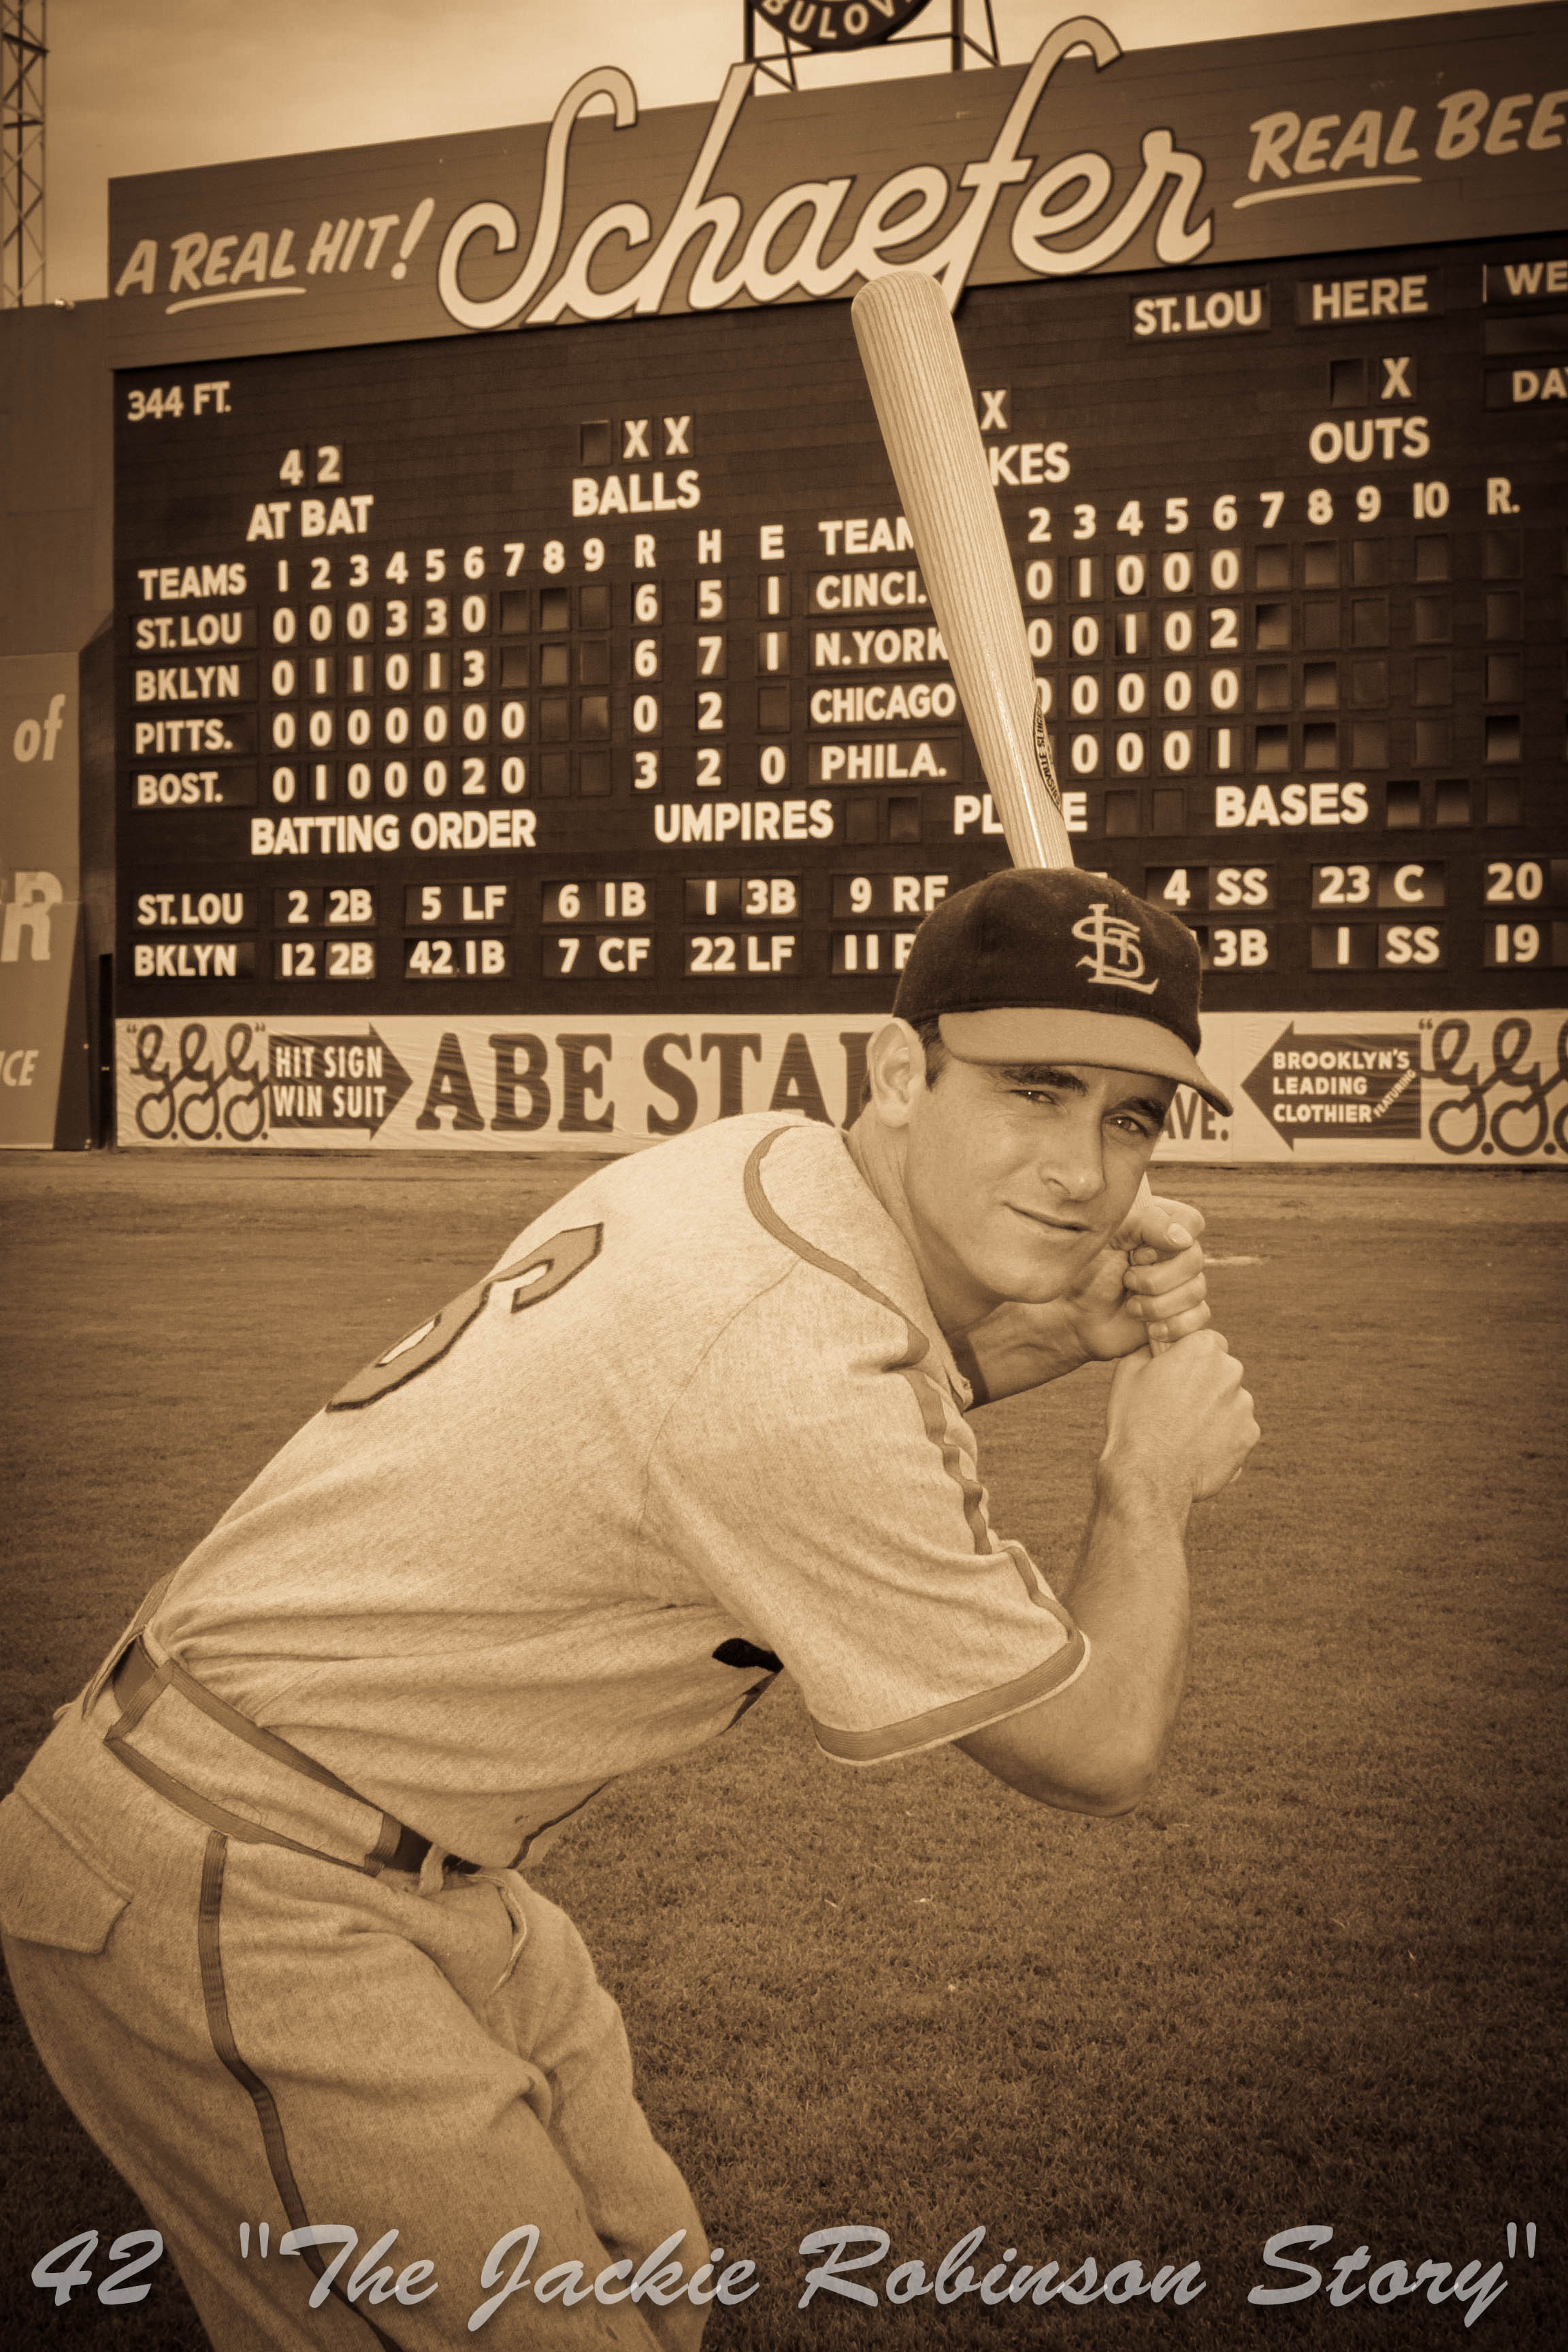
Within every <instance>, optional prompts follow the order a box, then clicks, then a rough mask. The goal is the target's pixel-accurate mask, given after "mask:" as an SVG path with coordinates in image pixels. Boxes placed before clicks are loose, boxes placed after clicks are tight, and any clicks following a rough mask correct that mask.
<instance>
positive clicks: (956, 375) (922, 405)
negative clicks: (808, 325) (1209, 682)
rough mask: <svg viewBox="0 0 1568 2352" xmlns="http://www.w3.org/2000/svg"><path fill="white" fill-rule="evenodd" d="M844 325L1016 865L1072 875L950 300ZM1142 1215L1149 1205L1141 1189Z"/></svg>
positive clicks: (889, 293)
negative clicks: (855, 347) (849, 327)
mask: <svg viewBox="0 0 1568 2352" xmlns="http://www.w3.org/2000/svg"><path fill="white" fill-rule="evenodd" d="M850 316H851V319H852V320H853V321H854V327H855V339H856V341H857V342H858V344H859V346H860V360H861V364H862V365H863V367H864V368H865V371H866V381H867V383H868V384H869V386H870V388H871V398H872V401H873V403H874V404H875V406H876V411H877V422H878V424H879V425H880V426H881V428H882V439H883V441H884V443H885V444H886V446H887V451H888V457H889V463H890V464H891V466H892V468H893V479H894V481H895V483H896V484H897V485H898V491H899V497H900V500H901V502H902V505H903V509H904V514H905V517H906V519H907V520H908V522H909V526H910V531H911V533H912V535H913V538H914V542H915V553H916V554H917V555H918V557H919V558H920V566H921V578H922V579H923V581H924V583H925V587H926V593H928V595H929V596H930V598H931V610H932V612H933V613H934V614H936V623H937V626H938V628H939V629H940V630H941V631H942V644H943V645H944V646H945V647H946V649H947V658H948V660H949V662H950V663H951V664H952V675H953V679H954V682H955V684H956V685H957V688H958V692H959V698H960V700H961V701H962V702H963V715H964V717H965V719H967V720H968V721H969V731H970V733H971V734H972V735H973V738H974V743H975V749H976V750H977V751H979V753H980V764H981V766H982V767H983V768H984V772H985V781H986V782H987V783H988V784H989V785H990V787H991V797H992V800H993V803H994V805H995V808H996V812H997V814H998V815H999V816H1000V818H1001V820H1002V829H1003V832H1004V833H1005V835H1006V837H1007V847H1008V849H1009V850H1010V852H1011V853H1012V857H1013V863H1014V865H1015V866H1070V865H1071V864H1072V862H1073V856H1072V845H1071V843H1070V842H1069V841H1068V830H1067V824H1066V821H1065V819H1064V817H1063V814H1062V801H1061V793H1060V792H1059V791H1058V786H1057V779H1056V771H1055V768H1054V766H1053V764H1052V761H1051V750H1050V742H1049V740H1048V738H1047V732H1046V722H1045V714H1044V712H1043V710H1042V709H1041V707H1040V698H1039V693H1038V689H1037V686H1036V683H1035V665H1034V660H1033V657H1032V656H1031V655H1030V652H1029V640H1028V634H1027V632H1026V628H1025V625H1024V614H1023V608H1022V606H1021V605H1020V604H1019V602H1018V585H1017V582H1016V579H1015V577H1014V572H1013V559H1012V557H1011V555H1010V554H1009V553H1008V551H1007V539H1006V534H1005V531H1004V530H1003V528H1002V517H1001V513H1000V511H999V509H998V508H997V505H996V495H995V492H994V490H993V489H992V487H991V475H990V468H989V466H988V464H987V461H986V457H985V447H984V443H983V441H982V440H981V438H980V427H979V425H978V424H977V423H976V421H975V415H974V395H973V392H972V391H971V389H970V383H969V378H968V376H967V375H966V374H965V373H964V367H963V352H961V351H960V350H959V347H958V336H957V334H956V333H955V331H954V330H953V324H952V315H951V313H950V312H949V310H948V307H947V300H946V297H945V296H944V295H943V293H942V289H941V287H940V286H939V285H938V284H937V282H936V280H935V278H931V277H928V276H927V275H926V273H925V272H924V271H923V270H919V269H898V270H893V271H890V272H889V274H888V275H887V276H886V277H884V278H872V279H871V280H870V281H869V283H868V284H867V285H865V286H863V287H862V288H861V289H860V291H859V293H858V294H857V296H856V297H855V299H854V302H853V303H852V305H851V306H850ZM1134 1207H1135V1212H1142V1211H1146V1210H1148V1209H1149V1208H1150V1207H1151V1202H1150V1195H1149V1187H1148V1183H1147V1181H1145V1182H1144V1184H1143V1186H1142V1190H1141V1192H1140V1193H1139V1196H1138V1200H1137V1202H1136V1203H1135V1204H1134ZM1144 1262H1145V1263H1146V1262H1147V1260H1146V1259H1145V1261H1144ZM1149 1345H1150V1348H1151V1350H1152V1351H1153V1352H1156V1353H1157V1352H1158V1351H1159V1350H1160V1349H1163V1348H1164V1347H1166V1346H1168V1345H1169V1341H1168V1340H1167V1339H1164V1338H1163V1337H1162V1338H1160V1339H1155V1338H1154V1337H1153V1336H1152V1334H1151V1336H1150V1340H1149Z"/></svg>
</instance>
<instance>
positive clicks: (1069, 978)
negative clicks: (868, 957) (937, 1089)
mask: <svg viewBox="0 0 1568 2352" xmlns="http://www.w3.org/2000/svg"><path fill="white" fill-rule="evenodd" d="M1200 972H1201V964H1200V958H1199V954H1198V943H1197V940H1195V939H1194V936H1193V934H1192V932H1191V931H1189V930H1188V929H1187V927H1186V925H1185V924H1184V923H1181V922H1178V921H1177V919H1176V918H1175V917H1174V916H1173V915H1168V914H1167V913H1166V912H1165V910H1164V908H1163V907H1152V906H1151V905H1150V904H1149V903H1148V901H1147V900H1146V899H1143V898H1134V897H1133V896H1132V893H1131V890H1124V889H1123V888H1122V887H1121V884H1120V883H1119V882H1112V881H1110V879H1109V878H1108V877H1106V876H1104V875H1102V874H1080V873H1079V872H1078V871H1077V870H1076V868H1073V867H1067V868H1061V869H1058V868H1055V867H1046V866H1014V867H1011V868H1008V869H1006V870H1005V871H1004V872H1002V873H1000V874H991V875H987V877H985V879H984V881H983V882H972V883H970V885H969V887H967V889H963V890H955V891H954V892H953V894H952V898H944V899H943V900H942V904H941V905H940V906H939V907H937V908H934V909H933V911H932V912H931V914H929V915H928V916H927V917H926V919H925V920H924V922H923V923H922V924H921V927H920V929H919V930H918V931H917V932H916V933H915V936H914V941H913V944H912V945H911V947H910V954H909V961H908V962H907V963H906V964H905V966H904V969H903V973H902V975H901V977H900V982H899V988H898V993H897V995H896V996H895V997H894V999H893V1011H894V1013H896V1014H897V1015H898V1016H899V1017H900V1019H901V1020H904V1021H923V1020H929V1019H930V1018H931V1017H932V1016H933V1015H937V1016H940V1018H941V1022H942V1040H943V1042H944V1044H946V1045H949V1046H951V1048H952V1051H953V1053H955V1054H956V1055H959V1056H960V1057H961V1058H962V1059H963V1060H964V1061H967V1062H1019V1063H1023V1062H1081V1063H1084V1064H1087V1065H1088V1066H1089V1067H1090V1068H1091V1069H1094V1068H1099V1069H1115V1070H1138V1071H1147V1072H1148V1073H1149V1074H1150V1075H1151V1076H1155V1077H1162V1078H1174V1079H1175V1080H1176V1081H1177V1083H1178V1084H1179V1085H1181V1086H1184V1087H1194V1089H1195V1091H1196V1092H1197V1093H1198V1094H1200V1095H1202V1097H1203V1098H1204V1100H1205V1102H1208V1103H1212V1104H1213V1105H1214V1108H1215V1110H1217V1111H1220V1112H1222V1113H1223V1114H1224V1115H1225V1116H1226V1118H1229V1116H1230V1110H1231V1107H1230V1105H1229V1103H1228V1102H1227V1101H1226V1098H1225V1097H1224V1095H1222V1094H1221V1092H1220V1090H1219V1088H1218V1087H1216V1086H1215V1084H1214V1082H1213V1080H1212V1079H1210V1078H1206V1077H1205V1076H1204V1073H1203V1071H1202V1070H1201V1069H1200V1068H1199V1067H1198V1063H1197V1051H1198V1047H1199V1045H1200V1044H1201V1043H1202V1034H1203V1033H1202V1029H1201V1027H1200V1024H1199V1021H1198V1003H1199V992H1200Z"/></svg>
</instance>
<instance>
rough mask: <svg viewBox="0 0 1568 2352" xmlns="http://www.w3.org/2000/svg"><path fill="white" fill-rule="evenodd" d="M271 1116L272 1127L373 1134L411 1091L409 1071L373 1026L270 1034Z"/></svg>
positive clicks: (269, 1110)
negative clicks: (330, 1033) (331, 1031)
mask: <svg viewBox="0 0 1568 2352" xmlns="http://www.w3.org/2000/svg"><path fill="white" fill-rule="evenodd" d="M410 1083H411V1081H410V1079H409V1076H408V1073H407V1071H406V1070H405V1068H404V1066H403V1065H402V1063H401V1062H400V1061H399V1060H398V1058H397V1056H396V1055H395V1053H394V1052H393V1050H392V1048H391V1046H390V1045H387V1044H386V1043H385V1042H384V1039H382V1038H381V1037H379V1036H377V1034H376V1033H375V1031H374V1029H371V1030H368V1031H364V1032H358V1033H354V1034H348V1035H344V1036H321V1035H316V1036H313V1037H294V1036H285V1035H281V1034H279V1033H278V1032H277V1031H276V1030H275V1031H274V1032H273V1033H272V1034H271V1035H270V1036H269V1037H268V1074H267V1108H268V1123H269V1125H270V1126H272V1127H274V1128H279V1127H289V1128H304V1129H311V1130H313V1131H316V1132H321V1130H323V1129H326V1130H335V1131H337V1132H339V1133H342V1131H344V1130H345V1129H360V1128H365V1129H369V1131H370V1133H371V1134H372V1135H374V1133H375V1131H376V1129H378V1128H379V1127H381V1126H382V1125H384V1122H385V1121H386V1120H387V1119H389V1118H391V1116H392V1114H393V1112H394V1111H395V1109H396V1108H397V1106H398V1104H399V1103H400V1102H401V1101H402V1100H403V1097H404V1096H405V1094H406V1093H407V1092H408V1088H409V1086H410Z"/></svg>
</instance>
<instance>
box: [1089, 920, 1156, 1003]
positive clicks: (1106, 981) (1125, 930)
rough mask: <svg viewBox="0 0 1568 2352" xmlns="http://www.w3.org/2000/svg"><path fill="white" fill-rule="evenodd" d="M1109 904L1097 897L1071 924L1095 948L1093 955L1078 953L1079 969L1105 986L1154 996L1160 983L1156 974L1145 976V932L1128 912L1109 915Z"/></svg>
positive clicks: (1090, 978)
mask: <svg viewBox="0 0 1568 2352" xmlns="http://www.w3.org/2000/svg"><path fill="white" fill-rule="evenodd" d="M1109 903H1110V902H1109V901H1108V900H1107V899H1104V898H1097V899H1096V900H1095V901H1094V904H1093V905H1092V906H1091V907H1090V908H1089V912H1088V914H1087V915H1083V916H1080V918H1079V920H1078V921H1077V922H1076V923H1075V924H1074V925H1073V927H1072V935H1073V937H1074V939H1075V940H1087V941H1088V942H1089V945H1090V946H1091V947H1092V948H1093V950H1094V953H1093V954H1092V955H1086V956H1079V960H1078V968H1079V971H1088V973H1089V980H1090V982H1099V983H1100V986H1101V987H1102V988H1133V989H1136V990H1137V992H1138V993H1139V995H1140V996H1152V994H1153V993H1154V991H1155V990H1156V989H1157V988H1158V987H1159V985H1160V982H1159V980H1158V978H1157V977H1156V978H1155V979H1153V980H1145V979H1144V978H1143V977H1142V975H1143V973H1144V972H1145V971H1147V970H1148V966H1147V965H1146V964H1145V962H1144V961H1143V934H1142V931H1141V930H1140V929H1139V928H1138V926H1137V924H1136V923H1133V922H1130V921H1129V920H1128V919H1127V917H1126V916H1125V915H1112V914H1110V912H1109V911H1108V908H1109Z"/></svg>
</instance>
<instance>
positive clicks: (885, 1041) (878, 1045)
mask: <svg viewBox="0 0 1568 2352" xmlns="http://www.w3.org/2000/svg"><path fill="white" fill-rule="evenodd" d="M866 1083H867V1086H868V1088H869V1090H870V1103H871V1110H872V1113H873V1115H874V1116H875V1117H876V1118H879V1119H880V1120H881V1122H882V1124H883V1126H884V1127H907V1126H908V1124H909V1120H910V1112H911V1110H912V1109H913V1107H914V1105H915V1104H916V1102H917V1101H918V1100H919V1099H920V1097H921V1095H922V1094H923V1093H924V1092H925V1083H926V1057H925V1048H924V1046H923V1045H921V1041H920V1038H919V1037H918V1036H917V1035H916V1034H915V1032H914V1030H913V1029H911V1028H910V1024H909V1023H908V1022H907V1021H900V1020H897V1019H894V1020H892V1021H889V1022H888V1023H887V1024H885V1025H884V1026H883V1027H882V1028H880V1029H879V1030H878V1032H877V1034H876V1035H875V1036H874V1037H873V1038H872V1040H871V1043H870V1045H869V1046H868V1048H867V1052H866Z"/></svg>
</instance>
